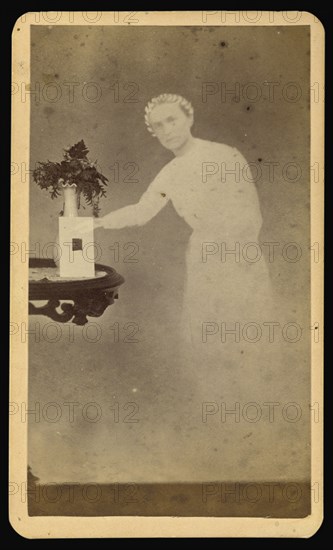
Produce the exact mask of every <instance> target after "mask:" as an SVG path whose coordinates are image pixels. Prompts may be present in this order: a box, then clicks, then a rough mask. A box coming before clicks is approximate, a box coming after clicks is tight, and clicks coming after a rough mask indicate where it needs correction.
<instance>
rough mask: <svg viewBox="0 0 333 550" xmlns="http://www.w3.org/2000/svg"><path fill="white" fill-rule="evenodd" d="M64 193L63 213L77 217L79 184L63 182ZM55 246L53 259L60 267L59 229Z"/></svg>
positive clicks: (66, 215)
mask: <svg viewBox="0 0 333 550" xmlns="http://www.w3.org/2000/svg"><path fill="white" fill-rule="evenodd" d="M62 194H63V199H64V203H63V212H62V215H63V216H64V217H66V218H76V217H78V215H79V211H78V202H79V201H78V199H79V197H78V194H77V185H76V184H75V183H72V184H69V183H65V184H62ZM54 244H55V246H54V251H53V261H54V263H55V265H56V266H57V268H59V264H60V255H61V249H60V244H59V229H58V231H57V234H56V238H55V243H54Z"/></svg>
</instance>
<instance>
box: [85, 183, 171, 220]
mask: <svg viewBox="0 0 333 550" xmlns="http://www.w3.org/2000/svg"><path fill="white" fill-rule="evenodd" d="M159 176H160V175H158V176H157V177H156V178H155V179H154V180H153V182H152V183H151V184H150V186H149V187H148V189H147V190H146V191H145V192H144V193H143V195H142V196H141V199H140V200H139V202H137V203H136V204H130V205H129V206H124V207H123V208H119V209H118V210H114V211H113V212H110V213H109V214H107V215H106V216H103V217H101V218H97V219H96V220H95V227H96V228H97V227H104V229H121V228H122V227H129V226H133V225H144V224H145V223H147V222H148V221H149V220H151V219H152V218H153V217H154V216H156V214H157V213H158V212H159V211H160V210H161V209H162V208H163V207H164V206H165V205H166V203H167V202H168V200H169V196H168V193H167V191H166V189H165V188H166V186H165V185H163V183H162V178H161V177H159Z"/></svg>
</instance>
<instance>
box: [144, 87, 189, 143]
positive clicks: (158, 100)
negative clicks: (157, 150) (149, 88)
mask: <svg viewBox="0 0 333 550" xmlns="http://www.w3.org/2000/svg"><path fill="white" fill-rule="evenodd" d="M163 103H178V105H179V107H180V108H181V109H182V110H183V111H184V113H185V114H186V115H187V116H193V107H192V105H191V103H190V102H189V101H187V99H185V97H183V96H181V95H178V94H160V95H159V96H157V97H153V98H152V99H151V100H150V101H149V102H148V104H147V106H146V107H145V124H146V126H147V130H148V131H149V132H150V133H151V134H152V135H153V136H154V137H156V134H155V133H154V130H153V129H152V127H151V124H150V120H149V115H150V114H151V112H152V110H153V109H154V108H155V107H156V105H161V104H163Z"/></svg>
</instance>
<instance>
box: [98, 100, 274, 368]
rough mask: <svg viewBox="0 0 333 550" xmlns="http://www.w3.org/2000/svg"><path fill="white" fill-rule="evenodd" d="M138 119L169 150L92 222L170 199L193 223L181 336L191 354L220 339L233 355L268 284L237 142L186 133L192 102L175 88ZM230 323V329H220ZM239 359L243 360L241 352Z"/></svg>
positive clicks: (139, 218) (132, 214) (209, 349)
mask: <svg viewBox="0 0 333 550" xmlns="http://www.w3.org/2000/svg"><path fill="white" fill-rule="evenodd" d="M145 122H146V125H147V127H148V130H149V131H150V132H151V133H152V134H153V135H154V136H156V137H157V139H158V140H159V142H160V143H161V145H162V146H164V147H165V148H167V149H169V150H171V151H172V152H173V153H174V155H175V157H174V159H172V160H171V161H170V162H169V163H168V164H166V166H165V167H164V168H163V169H162V170H161V171H160V172H159V173H158V174H157V176H156V177H155V179H154V180H153V181H152V183H151V184H150V185H149V187H148V188H147V190H146V191H145V193H143V195H142V197H141V199H140V200H139V202H138V203H137V204H133V205H129V206H126V207H124V208H120V209H118V210H116V211H114V212H111V213H109V214H108V215H106V216H104V217H102V218H100V219H97V220H96V227H103V228H105V229H120V228H122V227H127V226H134V225H143V224H145V223H146V222H148V221H149V220H151V219H152V218H153V217H154V216H155V215H156V214H157V213H158V212H159V211H160V210H161V209H162V208H163V207H164V206H165V205H166V204H167V202H168V201H169V200H171V201H172V203H173V206H174V207H175V209H176V211H177V213H178V214H179V215H180V216H181V217H182V218H183V219H184V220H185V221H186V222H187V224H188V225H189V226H190V227H191V228H192V230H193V232H192V234H191V236H190V240H189V243H188V247H187V252H186V269H187V273H186V275H187V276H186V287H185V295H184V303H183V318H182V320H180V326H181V327H182V329H183V331H184V339H185V341H187V342H189V343H190V344H191V345H192V347H193V348H194V349H195V350H196V351H195V354H196V353H197V352H198V353H199V356H198V357H200V350H201V351H203V357H204V360H205V361H206V362H207V360H209V358H211V359H212V361H213V362H214V361H216V360H218V358H220V357H221V351H222V349H221V343H222V345H223V344H224V348H225V352H226V351H227V349H226V348H227V347H229V349H230V354H229V353H228V354H227V355H229V357H230V359H231V357H234V355H235V351H236V350H235V347H234V346H235V343H237V340H238V339H239V338H240V340H241V341H243V343H244V346H240V347H241V348H242V350H243V351H242V350H241V349H240V347H239V345H238V348H239V353H240V352H241V351H242V355H244V347H245V348H248V349H249V346H248V344H249V343H252V342H254V341H255V338H256V332H258V326H256V324H257V325H261V326H262V323H263V322H265V321H270V320H271V318H269V317H267V315H265V314H263V313H262V311H263V310H262V306H263V304H266V306H267V309H266V311H267V312H268V311H270V307H269V302H270V296H271V291H270V282H269V274H268V269H267V266H266V263H265V261H264V258H263V257H262V256H261V255H260V254H259V250H260V249H259V247H258V235H259V231H260V228H261V225H262V217H261V212H260V207H259V201H258V196H257V191H256V188H255V185H254V183H253V181H252V179H251V175H250V169H249V167H248V165H247V162H246V160H245V158H244V157H243V156H242V155H241V154H240V152H239V151H238V150H237V149H235V148H233V147H230V146H227V145H224V144H220V143H214V142H211V141H206V140H202V139H198V138H196V137H194V136H193V135H192V133H191V128H192V125H193V108H192V106H191V104H190V103H189V102H188V101H187V100H186V99H184V98H183V97H181V96H179V95H174V94H162V95H160V96H158V97H156V98H154V99H152V101H150V102H149V103H148V105H147V107H146V113H145ZM228 251H229V252H228ZM233 251H234V252H233ZM259 256H260V257H259ZM223 323H224V324H223ZM237 323H238V324H237ZM248 323H252V325H247V324H248ZM244 325H246V331H245V333H244V334H245V338H244V334H243V330H244ZM232 329H235V332H234V333H232V332H231V333H228V332H227V331H228V330H232ZM238 337H239V338H238ZM223 340H224V342H223ZM257 341H258V340H257ZM231 344H233V345H232V346H231ZM250 347H251V346H250ZM252 348H253V343H252ZM258 351H259V350H258V349H257V352H258ZM225 352H224V353H223V356H224V357H225V358H226V357H227V356H226V355H225ZM216 354H217V355H216ZM237 355H238V353H237ZM238 357H239V358H240V355H238ZM241 359H242V362H243V360H245V357H242V358H241ZM248 359H249V357H248Z"/></svg>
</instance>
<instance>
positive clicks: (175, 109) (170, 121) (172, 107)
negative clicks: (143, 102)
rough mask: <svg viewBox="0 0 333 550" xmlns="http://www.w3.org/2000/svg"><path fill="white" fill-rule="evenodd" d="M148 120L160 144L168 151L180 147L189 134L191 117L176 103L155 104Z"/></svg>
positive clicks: (191, 123) (191, 122)
mask: <svg viewBox="0 0 333 550" xmlns="http://www.w3.org/2000/svg"><path fill="white" fill-rule="evenodd" d="M149 120H150V125H151V127H152V129H153V131H154V134H155V135H156V137H157V139H158V140H159V142H160V143H161V145H163V147H165V148H166V149H169V150H170V151H177V150H178V149H180V148H181V147H182V146H183V145H185V143H186V142H187V140H188V139H189V138H190V136H191V127H192V125H193V117H192V116H188V115H186V114H185V113H184V111H183V110H182V108H181V107H179V105H178V104H177V103H161V104H160V105H156V107H154V109H153V110H152V112H151V113H150V115H149Z"/></svg>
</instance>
